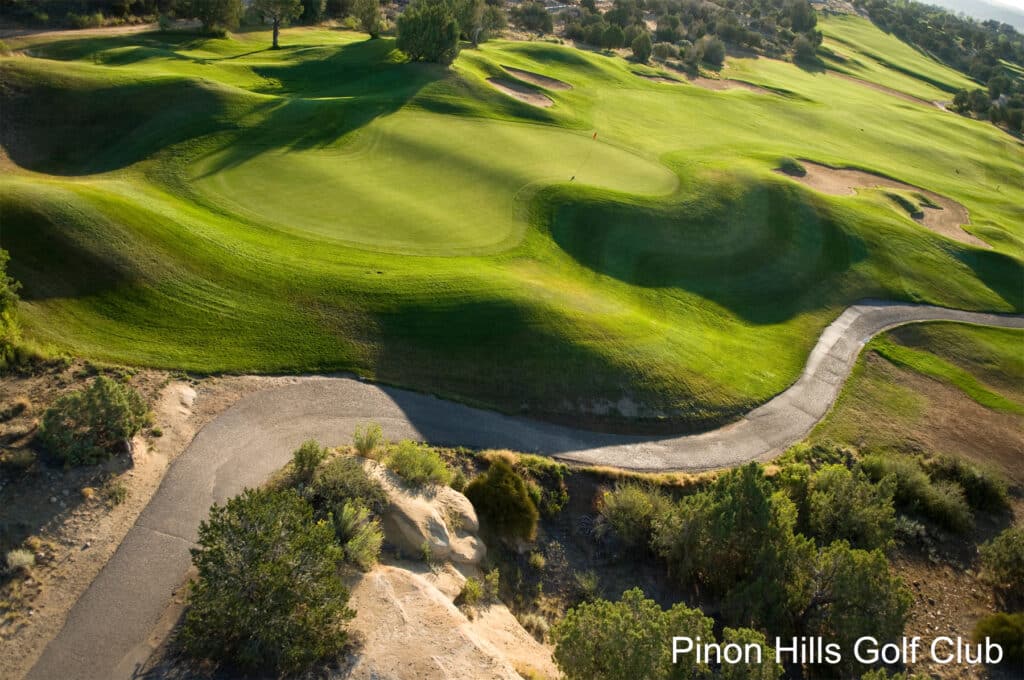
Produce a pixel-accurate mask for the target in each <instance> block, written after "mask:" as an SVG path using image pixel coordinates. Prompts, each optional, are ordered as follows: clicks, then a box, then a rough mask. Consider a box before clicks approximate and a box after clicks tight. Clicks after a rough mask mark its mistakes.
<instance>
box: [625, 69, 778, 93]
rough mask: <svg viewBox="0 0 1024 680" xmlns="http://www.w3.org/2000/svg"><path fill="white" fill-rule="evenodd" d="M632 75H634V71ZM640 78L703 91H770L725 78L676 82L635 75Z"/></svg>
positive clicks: (646, 75)
mask: <svg viewBox="0 0 1024 680" xmlns="http://www.w3.org/2000/svg"><path fill="white" fill-rule="evenodd" d="M634 73H636V72H635V71H634ZM636 75H638V76H640V77H641V78H645V79H647V80H650V81H653V82H655V83H665V84H667V85H684V84H686V83H689V84H690V85H696V86H697V87H703V88H704V89H705V90H716V91H722V90H747V91H749V92H757V93H758V94H771V90H766V89H765V88H763V87H758V86H757V85H751V84H750V83H745V82H743V81H742V80H729V79H727V78H705V77H704V76H695V77H693V78H689V77H688V78H687V79H686V80H677V79H675V78H666V77H665V76H653V75H648V74H646V73H636Z"/></svg>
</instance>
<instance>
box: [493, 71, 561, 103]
mask: <svg viewBox="0 0 1024 680" xmlns="http://www.w3.org/2000/svg"><path fill="white" fill-rule="evenodd" d="M487 82H489V83H490V84H491V86H492V87H494V88H495V89H496V90H500V91H502V92H504V93H505V94H507V95H508V96H509V97H513V98H515V99H518V100H519V101H521V102H525V103H527V104H530V105H532V106H541V107H544V108H547V107H549V106H551V105H552V104H554V103H555V102H553V101H551V98H550V97H548V96H547V95H544V94H541V93H540V92H537V91H536V90H531V89H530V88H528V87H526V86H525V85H520V84H519V83H517V82H514V81H511V80H505V79H504V78H488V79H487Z"/></svg>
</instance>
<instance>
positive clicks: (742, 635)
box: [716, 628, 782, 680]
mask: <svg viewBox="0 0 1024 680" xmlns="http://www.w3.org/2000/svg"><path fill="white" fill-rule="evenodd" d="M722 643H723V644H737V645H740V646H741V647H746V645H749V644H754V645H757V646H758V647H760V648H761V650H762V652H761V662H760V663H757V662H756V661H754V660H751V661H750V662H749V663H748V662H747V661H746V660H744V661H740V662H739V663H723V664H722V667H721V669H719V672H718V675H717V676H716V677H717V678H718V680H779V678H781V677H782V666H780V665H779V664H777V663H775V650H774V649H772V648H771V647H769V646H768V640H767V639H766V638H765V636H764V634H762V633H759V632H758V631H756V630H751V629H750V628H725V629H723V630H722Z"/></svg>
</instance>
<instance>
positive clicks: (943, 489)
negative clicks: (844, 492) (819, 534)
mask: <svg viewBox="0 0 1024 680" xmlns="http://www.w3.org/2000/svg"><path fill="white" fill-rule="evenodd" d="M860 468H861V469H862V470H864V472H865V473H866V474H867V476H868V477H869V478H871V479H872V480H874V481H876V482H879V481H881V480H882V479H884V478H885V477H886V476H888V475H893V476H894V477H895V479H896V493H895V500H896V503H897V505H899V506H901V507H903V508H905V509H907V510H910V511H912V512H919V513H921V514H923V515H925V516H926V517H928V518H929V519H932V520H934V521H935V522H938V523H939V524H941V525H942V526H944V527H946V528H947V529H951V530H953V531H960V532H962V531H966V530H967V529H969V528H970V527H971V524H972V522H973V521H974V516H973V514H972V513H971V508H970V506H969V505H968V504H967V500H966V499H965V498H964V492H963V489H962V488H961V487H960V485H959V484H957V483H956V482H953V481H949V480H939V481H937V482H933V481H932V479H931V478H930V477H929V476H928V474H927V473H926V472H925V471H924V470H923V469H922V468H921V464H920V463H919V462H918V461H917V460H915V459H913V458H906V457H903V456H899V455H896V454H893V455H888V456H886V455H881V454H872V455H869V456H865V457H864V458H863V459H861V461H860Z"/></svg>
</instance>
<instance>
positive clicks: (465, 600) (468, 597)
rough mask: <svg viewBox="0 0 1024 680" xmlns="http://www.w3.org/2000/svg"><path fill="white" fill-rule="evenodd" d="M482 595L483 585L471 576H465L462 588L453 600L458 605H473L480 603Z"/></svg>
mask: <svg viewBox="0 0 1024 680" xmlns="http://www.w3.org/2000/svg"><path fill="white" fill-rule="evenodd" d="M483 596H484V587H483V585H481V583H480V581H478V580H476V579H475V578H473V577H472V576H471V577H469V578H467V579H466V582H465V583H464V584H463V585H462V590H461V591H459V595H458V597H456V598H455V601H456V604H458V605H464V606H466V607H475V606H477V605H478V604H480V600H482V599H483Z"/></svg>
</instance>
